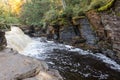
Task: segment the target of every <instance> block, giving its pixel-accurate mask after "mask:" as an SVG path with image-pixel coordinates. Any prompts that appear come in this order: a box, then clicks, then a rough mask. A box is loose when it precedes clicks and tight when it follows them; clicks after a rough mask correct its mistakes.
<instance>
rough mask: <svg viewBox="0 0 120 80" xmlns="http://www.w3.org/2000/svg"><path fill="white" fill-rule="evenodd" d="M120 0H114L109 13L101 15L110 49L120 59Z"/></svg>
mask: <svg viewBox="0 0 120 80" xmlns="http://www.w3.org/2000/svg"><path fill="white" fill-rule="evenodd" d="M119 5H120V0H116V1H115V4H114V6H113V8H112V9H111V13H110V14H109V13H107V12H104V13H101V18H102V23H103V25H104V26H105V28H106V32H107V37H108V38H109V40H110V41H111V44H112V48H113V50H114V51H115V52H117V54H116V55H117V56H118V57H119V59H120V16H119V15H118V14H120V11H119V9H120V6H119Z"/></svg>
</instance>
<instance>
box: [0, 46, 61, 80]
mask: <svg viewBox="0 0 120 80" xmlns="http://www.w3.org/2000/svg"><path fill="white" fill-rule="evenodd" d="M0 71H1V72H0V80H62V77H61V76H60V75H59V73H58V71H56V70H53V69H49V68H48V66H47V64H46V63H45V62H44V61H40V60H37V59H33V58H30V57H27V56H23V55H20V54H18V52H17V51H13V50H11V49H9V48H6V49H4V50H2V51H0Z"/></svg>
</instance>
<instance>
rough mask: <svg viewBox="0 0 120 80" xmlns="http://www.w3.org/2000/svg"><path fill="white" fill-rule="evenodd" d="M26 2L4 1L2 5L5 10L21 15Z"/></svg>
mask: <svg viewBox="0 0 120 80" xmlns="http://www.w3.org/2000/svg"><path fill="white" fill-rule="evenodd" d="M25 1H26V0H2V2H1V4H0V5H2V6H3V7H4V10H5V11H7V12H9V11H10V12H12V13H14V14H17V15H18V14H19V13H20V11H21V6H22V5H23V4H24V2H25Z"/></svg>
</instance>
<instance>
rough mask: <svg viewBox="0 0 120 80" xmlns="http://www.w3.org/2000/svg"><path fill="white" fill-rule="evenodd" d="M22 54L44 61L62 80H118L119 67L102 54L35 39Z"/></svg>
mask: <svg viewBox="0 0 120 80" xmlns="http://www.w3.org/2000/svg"><path fill="white" fill-rule="evenodd" d="M22 54H24V55H27V56H31V57H34V58H37V59H41V60H45V61H46V62H47V63H48V65H49V66H50V67H51V68H53V69H57V70H59V72H60V74H61V75H62V76H63V77H64V80H120V77H119V75H120V65H119V64H117V63H116V62H115V61H113V60H111V59H109V58H107V57H106V56H104V55H102V54H99V53H97V54H92V53H90V52H89V51H83V50H81V49H79V48H73V47H72V46H69V45H63V44H59V43H54V42H53V41H47V40H46V39H45V38H36V39H34V41H33V42H32V43H30V44H29V45H28V46H27V47H26V48H25V50H24V51H23V52H22Z"/></svg>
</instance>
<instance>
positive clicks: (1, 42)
mask: <svg viewBox="0 0 120 80" xmlns="http://www.w3.org/2000/svg"><path fill="white" fill-rule="evenodd" d="M6 46H7V42H6V38H5V32H3V31H0V50H2V49H4V48H5V47H6Z"/></svg>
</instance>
